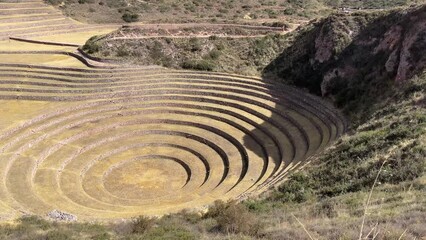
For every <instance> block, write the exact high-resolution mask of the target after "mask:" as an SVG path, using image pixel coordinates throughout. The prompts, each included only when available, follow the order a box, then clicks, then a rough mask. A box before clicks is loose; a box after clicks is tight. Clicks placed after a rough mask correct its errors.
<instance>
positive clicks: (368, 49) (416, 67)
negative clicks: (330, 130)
mask: <svg viewBox="0 0 426 240" xmlns="http://www.w3.org/2000/svg"><path fill="white" fill-rule="evenodd" d="M425 66H426V5H424V6H422V7H417V8H413V9H408V10H398V11H391V12H384V11H382V12H376V13H353V14H351V15H343V14H340V15H333V16H330V17H328V18H326V19H323V20H321V21H318V22H315V23H312V24H311V25H310V26H309V27H308V29H304V30H301V33H300V34H299V36H298V37H296V39H295V41H294V44H293V45H292V46H291V47H289V48H287V49H286V50H284V52H283V53H282V54H281V56H280V57H278V58H277V59H276V60H275V61H273V62H272V63H271V64H270V65H269V66H267V67H266V69H265V71H264V75H265V76H266V77H271V76H279V77H280V78H282V79H283V80H285V81H286V82H288V83H291V84H294V85H297V86H299V87H304V88H307V89H308V90H309V91H311V92H313V93H316V94H318V95H322V96H326V97H330V98H331V99H332V100H333V101H334V102H335V103H336V104H337V105H339V106H341V107H343V108H345V107H348V106H349V109H351V110H352V108H351V107H350V105H354V104H353V102H354V101H360V97H363V99H362V100H364V101H372V100H373V98H375V95H376V96H377V95H378V93H380V91H382V92H383V91H386V89H388V88H389V87H392V86H395V85H397V84H403V83H404V82H405V81H407V80H409V79H410V78H412V77H413V76H414V75H416V74H419V73H421V72H422V71H423V69H424V68H425Z"/></svg>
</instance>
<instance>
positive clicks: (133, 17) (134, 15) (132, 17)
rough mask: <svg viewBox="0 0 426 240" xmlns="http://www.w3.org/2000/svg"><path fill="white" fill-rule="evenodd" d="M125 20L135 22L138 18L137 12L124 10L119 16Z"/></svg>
mask: <svg viewBox="0 0 426 240" xmlns="http://www.w3.org/2000/svg"><path fill="white" fill-rule="evenodd" d="M121 18H122V19H123V20H124V21H125V22H128V23H131V22H137V21H138V20H139V15H138V14H137V13H129V12H125V13H124V14H123V16H122V17H121Z"/></svg>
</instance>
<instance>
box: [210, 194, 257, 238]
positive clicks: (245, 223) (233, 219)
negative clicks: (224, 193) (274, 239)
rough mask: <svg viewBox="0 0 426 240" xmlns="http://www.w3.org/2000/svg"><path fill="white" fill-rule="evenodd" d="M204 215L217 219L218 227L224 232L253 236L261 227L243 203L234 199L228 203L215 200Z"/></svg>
mask: <svg viewBox="0 0 426 240" xmlns="http://www.w3.org/2000/svg"><path fill="white" fill-rule="evenodd" d="M206 217H212V218H214V219H215V220H216V221H217V227H218V229H219V230H220V231H221V232H223V233H226V234H229V233H237V234H238V233H242V234H247V235H251V236H255V235H258V234H259V233H260V231H261V230H262V229H263V226H262V224H261V223H260V221H259V220H258V219H257V218H256V217H255V215H254V214H252V213H250V212H249V211H248V210H247V208H246V207H245V206H244V205H243V204H238V203H236V202H235V201H230V202H228V203H224V202H223V201H216V202H215V203H214V205H212V206H211V207H210V208H209V211H208V213H207V214H206Z"/></svg>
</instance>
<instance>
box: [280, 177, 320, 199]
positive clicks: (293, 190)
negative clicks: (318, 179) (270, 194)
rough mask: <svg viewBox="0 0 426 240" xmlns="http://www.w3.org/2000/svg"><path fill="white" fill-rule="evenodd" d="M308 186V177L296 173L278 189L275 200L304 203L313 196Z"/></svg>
mask: <svg viewBox="0 0 426 240" xmlns="http://www.w3.org/2000/svg"><path fill="white" fill-rule="evenodd" d="M310 185H311V184H310V178H309V177H308V176H306V175H304V174H301V173H296V174H294V175H292V176H291V177H290V179H289V180H288V181H287V182H285V183H283V184H282V185H281V186H280V187H279V188H278V191H279V194H278V195H277V196H276V197H275V198H276V199H278V200H280V201H283V202H297V203H301V202H305V201H307V200H308V199H309V198H310V197H311V196H312V195H313V192H312V190H311V186H310Z"/></svg>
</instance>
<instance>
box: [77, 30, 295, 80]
mask: <svg viewBox="0 0 426 240" xmlns="http://www.w3.org/2000/svg"><path fill="white" fill-rule="evenodd" d="M109 38H110V36H109V35H108V36H107V37H103V38H92V39H91V40H89V41H88V42H87V43H86V45H85V46H84V47H83V50H85V51H86V52H87V53H89V54H91V55H93V56H95V57H100V58H108V59H114V60H117V61H122V62H126V63H132V64H139V65H152V64H157V65H162V66H164V67H172V68H184V69H196V70H207V71H218V72H232V73H240V74H245V75H259V72H260V71H261V70H262V69H263V68H264V67H265V66H267V65H268V64H269V63H270V62H271V61H272V60H273V59H274V57H275V56H277V55H278V54H279V53H280V52H282V51H283V50H284V48H285V46H287V45H288V42H289V41H288V37H287V36H283V35H280V34H273V35H267V36H265V37H260V38H226V37H217V36H211V37H209V38H195V37H193V38H154V39H152V38H151V39H134V40H133V39H129V40H109Z"/></svg>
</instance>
